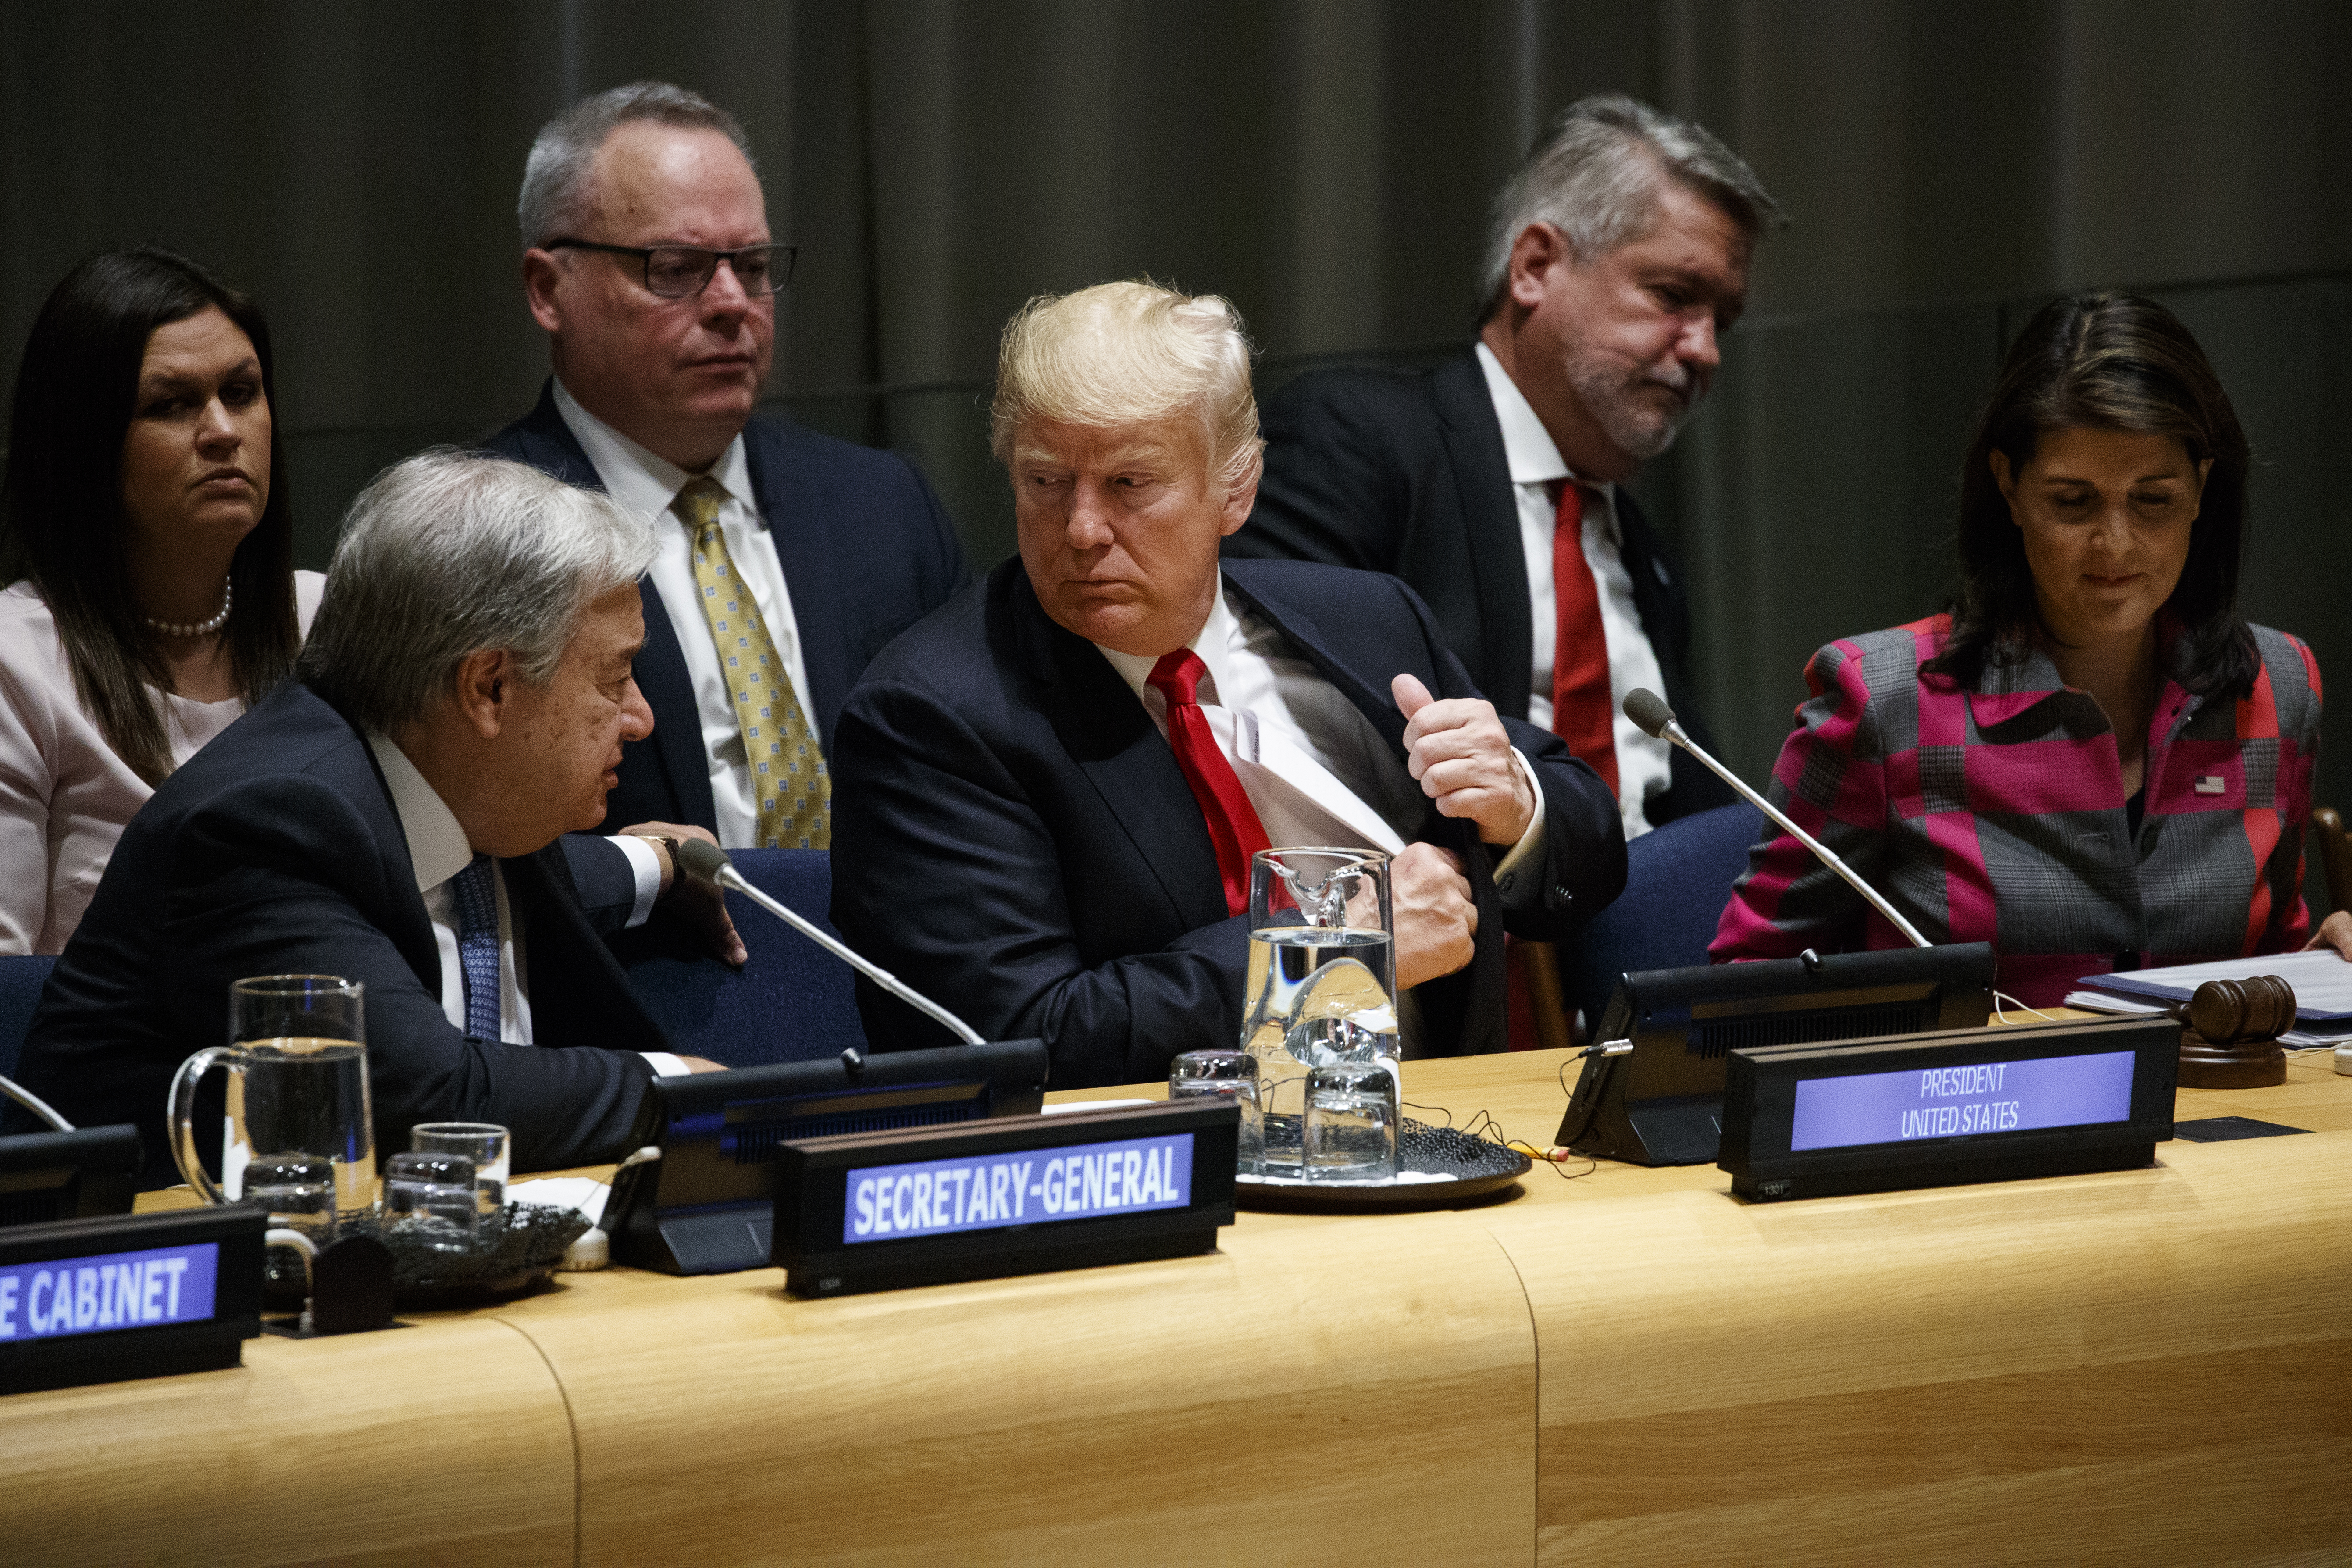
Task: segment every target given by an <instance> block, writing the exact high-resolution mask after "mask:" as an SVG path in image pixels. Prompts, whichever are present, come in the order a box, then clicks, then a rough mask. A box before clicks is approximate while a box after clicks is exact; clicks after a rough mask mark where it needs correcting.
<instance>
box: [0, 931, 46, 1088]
mask: <svg viewBox="0 0 2352 1568" xmlns="http://www.w3.org/2000/svg"><path fill="white" fill-rule="evenodd" d="M57 964H58V961H57V960H56V959H54V958H47V957H40V956H37V955H33V954H29V953H6V954H0V1078H15V1077H16V1054H17V1052H18V1051H20V1050H22V1049H23V1048H24V1045H25V1031H26V1029H27V1028H29V1027H30V1026H32V1022H33V1009H34V1008H35V1007H36V1006H37V1005H39V1004H40V1000H41V987H42V986H44V985H47V984H48V983H49V971H50V970H52V969H55V968H56V967H57Z"/></svg>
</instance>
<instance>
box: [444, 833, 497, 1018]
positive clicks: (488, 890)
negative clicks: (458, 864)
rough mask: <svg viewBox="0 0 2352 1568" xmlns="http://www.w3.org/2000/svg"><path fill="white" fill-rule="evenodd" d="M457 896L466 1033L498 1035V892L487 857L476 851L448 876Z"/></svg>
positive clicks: (458, 958)
mask: <svg viewBox="0 0 2352 1568" xmlns="http://www.w3.org/2000/svg"><path fill="white" fill-rule="evenodd" d="M449 889H450V891H451V892H453V893H455V894H456V895H457V963H458V966H459V967H460V968H462V969H463V970H464V971H465V972H466V1033H467V1034H468V1035H471V1036H472V1037H474V1038H475V1039H478V1040H495V1039H497V1038H498V1037H499V895H498V889H496V888H494V887H493V886H492V885H491V883H490V858H489V857H488V856H487V855H477V856H475V857H474V858H473V859H472V861H471V862H469V863H468V864H467V867H466V868H465V869H464V870H462V871H460V872H458V873H457V875H456V876H454V877H452V878H450V879H449Z"/></svg>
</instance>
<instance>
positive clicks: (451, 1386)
mask: <svg viewBox="0 0 2352 1568" xmlns="http://www.w3.org/2000/svg"><path fill="white" fill-rule="evenodd" d="M1564 1066H1565V1063H1564V1060H1563V1056H1562V1055H1561V1054H1559V1053H1535V1054H1529V1055H1524V1056H1516V1057H1486V1058H1472V1059H1466V1060H1458V1061H1445V1062H1424V1063H1413V1064H1408V1067H1407V1069H1406V1089H1407V1098H1408V1100H1412V1101H1415V1102H1417V1103H1419V1104H1422V1105H1423V1106H1442V1107H1444V1108H1445V1109H1446V1110H1451V1111H1453V1112H1454V1116H1455V1118H1456V1121H1457V1122H1458V1121H1465V1120H1467V1119H1468V1118H1469V1117H1470V1116H1471V1115H1472V1114H1474V1113H1475V1112H1477V1111H1480V1110H1486V1111H1488V1112H1491V1113H1492V1114H1493V1115H1494V1116H1495V1117H1496V1119H1498V1120H1499V1121H1501V1123H1502V1124H1503V1126H1504V1127H1505V1128H1506V1129H1507V1131H1508V1132H1509V1133H1510V1134H1511V1135H1513V1136H1516V1137H1520V1138H1525V1139H1528V1140H1531V1141H1533V1142H1536V1143H1538V1145H1541V1144H1547V1143H1549V1142H1550V1134H1551V1132H1552V1131H1553V1130H1554V1128H1555V1127H1556V1126H1557V1124H1558V1121H1559V1114H1560V1110H1561V1106H1562V1103H1563V1097H1562V1091H1561V1086H1560V1083H1559V1075H1560V1073H1561V1072H1562V1070H1563V1068H1564ZM1120 1092H1121V1091H1118V1090H1104V1091H1098V1093H1097V1095H1094V1096H1057V1097H1056V1098H1101V1097H1111V1096H1116V1095H1118V1094H1119V1093H1120ZM1125 1092H1126V1093H1128V1094H1139V1093H1142V1092H1147V1091H1144V1090H1127V1091H1125ZM2216 1115H2243V1116H2252V1117H2256V1118H2261V1119H2263V1120H2267V1121H2277V1122H2283V1123H2285V1124H2288V1125H2292V1126H2295V1127H2300V1128H2305V1129H2310V1130H2312V1131H2313V1132H2314V1134H2315V1135H2312V1136H2302V1137H2273V1138H2262V1139H2253V1140H2248V1141H2242V1142H2218V1143H2191V1142H2171V1143H2168V1144H2163V1145H2160V1146H2159V1147H2158V1163H2157V1164H2156V1165H2155V1166H2154V1167H2153V1168H2150V1169H2147V1170H2143V1171H2131V1172H2124V1173H2115V1174H2108V1175H2095V1176H2079V1177H2068V1178H2062V1179H2056V1180H2049V1181H2038V1182H2022V1183H2011V1184H1997V1185H1988V1186H1978V1187H1962V1188H1947V1189H1942V1190H1937V1191H1929V1192H1918V1193H1895V1194H1877V1195H1871V1196H1861V1197H1851V1198H1825V1199H1817V1200H1813V1201H1810V1202H1803V1203H1790V1204H1781V1205H1748V1204H1743V1203H1741V1202H1739V1201H1738V1200H1736V1199H1734V1198H1733V1197H1731V1196H1730V1194H1729V1192H1728V1185H1727V1184H1728V1178H1727V1176H1726V1175H1725V1174H1724V1173H1722V1172H1720V1171H1718V1170H1717V1169H1715V1168H1713V1167H1712V1166H1695V1167H1684V1168H1679V1169H1667V1170H1643V1169H1639V1168H1635V1167H1631V1166H1622V1165H1613V1164H1609V1165H1602V1166H1601V1167H1599V1168H1598V1169H1594V1170H1592V1171H1591V1173H1588V1174H1583V1175H1579V1176H1575V1177H1574V1178H1573V1179H1564V1177H1565V1175H1566V1173H1573V1172H1577V1171H1580V1170H1583V1169H1584V1164H1583V1163H1582V1162H1579V1163H1577V1164H1574V1165H1570V1166H1567V1167H1562V1168H1560V1170H1559V1172H1555V1171H1554V1170H1553V1169H1551V1168H1547V1167H1545V1166H1542V1165H1538V1167H1537V1169H1536V1170H1535V1171H1534V1172H1533V1173H1532V1174H1531V1175H1530V1176H1529V1177H1528V1179H1527V1181H1526V1182H1525V1183H1524V1184H1523V1186H1522V1190H1521V1191H1520V1193H1519V1194H1518V1195H1517V1197H1515V1198H1512V1199H1510V1200H1508V1201H1506V1202H1502V1203H1499V1204H1495V1205H1490V1206H1486V1207H1480V1208H1473V1209H1465V1210H1462V1211H1458V1212H1439V1213H1433V1214H1423V1215H1349V1216H1310V1215H1267V1214H1244V1215H1242V1216H1241V1218H1240V1220H1239V1222H1238V1223H1237V1224H1236V1225H1235V1226H1234V1227H1233V1228H1232V1229H1231V1230H1230V1231H1228V1232H1225V1233H1224V1235H1223V1245H1222V1247H1221V1248H1220V1250H1219V1251H1217V1252H1216V1253H1214V1254H1213V1255H1210V1256H1206V1257H1200V1258H1182V1259H1176V1260H1171V1261H1167V1262H1159V1263H1145V1264H1133V1265H1128V1266H1124V1267H1120V1268H1103V1269H1093V1270H1086V1271H1079V1272H1073V1273H1066V1274H1053V1275H1045V1276H1039V1277H1034V1278H1029V1279H1009V1280H1000V1281H994V1282H988V1283H981V1284H971V1285H956V1286H943V1287H938V1288H933V1289H919V1290H906V1291H898V1292H892V1293H886V1294H880V1295H871V1296H862V1297H855V1298H851V1299H847V1300H825V1301H800V1300H793V1299H791V1298H788V1297H786V1296H785V1295H784V1294H783V1292H782V1275H781V1273H780V1272H778V1271H775V1270H761V1271H757V1272H753V1273H747V1274H739V1275H728V1276H719V1277H715V1278H704V1279H668V1278H665V1277H662V1276H656V1275H650V1274H644V1273H638V1272H635V1271H633V1270H626V1269H614V1270H610V1271H607V1272H604V1273H600V1274H587V1275H569V1276H562V1277H560V1279H561V1280H562V1283H561V1284H560V1285H559V1286H558V1287H557V1288H555V1289H549V1290H546V1291H544V1292H542V1293H541V1294H538V1295H536V1296H532V1297H529V1298H525V1299H523V1300H516V1301H512V1302H509V1303H506V1304H503V1305H499V1306H494V1307H486V1308H483V1309H480V1310H475V1311H471V1312H448V1313H420V1314H413V1315H411V1316H410V1317H408V1318H407V1319H406V1320H405V1321H409V1322H411V1323H412V1324H413V1325H414V1326H413V1327H409V1328H404V1329H400V1330H395V1331H386V1332H382V1333H374V1334H363V1335H357V1336H352V1337H350V1338H346V1339H340V1340H322V1341H314V1342H307V1343H298V1342H289V1341H286V1340H281V1339H277V1338H268V1337H265V1338H263V1339H260V1340H257V1341H254V1342H249V1343H248V1344H247V1346H246V1351H245V1365H244V1367H243V1368H242V1369H239V1370H236V1371H228V1372H218V1373H202V1374H197V1375H194V1376H187V1377H178V1378H165V1379H156V1380H152V1381H148V1382H142V1383H131V1384H113V1385H110V1386H105V1387H98V1388H86V1389H72V1390H61V1391H58V1392H56V1393H49V1394H21V1395H17V1396H15V1397H13V1398H9V1399H6V1400H5V1401H0V1474H5V1477H6V1480H5V1501H0V1560H5V1561H7V1562H40V1563H78V1562H92V1563H123V1562H132V1561H140V1562H148V1563H162V1562H239V1563H293V1562H315V1561H333V1562H355V1563H419V1562H432V1563H457V1562H485V1563H491V1562H495V1563H500V1564H505V1565H510V1568H511V1565H520V1564H524V1563H599V1564H602V1563H648V1562H669V1561H677V1562H694V1563H714V1564H715V1563H735V1562H757V1561H768V1562H786V1561H790V1562H803V1561H805V1562H835V1563H895V1562H908V1563H922V1564H925V1565H926V1568H930V1565H936V1564H939V1563H978V1562H994V1563H1045V1562H1055V1563H1059V1562H1100V1563H1163V1562H1164V1563H1220V1562H1223V1563H1299V1562H1309V1561H1317V1562H1321V1561H1346V1562H1356V1563H1473V1562H1475V1563H1526V1562H1530V1561H1540V1562H1546V1563H1579V1564H1595V1563H1634V1562H1643V1563H1750V1562H1804V1563H1895V1562H1902V1563H1972V1564H1973V1563H2007V1562H2067V1563H2161V1562H2192V1561H2193V1562H2199V1563H2231V1562H2235V1563H2316V1562H2326V1561H2345V1560H2347V1558H2352V1488H2347V1484H2346V1481H2345V1477H2346V1475H2347V1471H2352V1465H2347V1461H2352V1079H2347V1078H2338V1077H2336V1076H2335V1075H2334V1073H2333V1071H2332V1064H2331V1063H2330V1061H2329V1059H2328V1058H2327V1056H2326V1053H2316V1054H2315V1055H2312V1056H2308V1057H2305V1058H2295V1059H2294V1060H2293V1065H2292V1066H2291V1067H2290V1076H2289V1080H2288V1082H2287V1083H2286V1084H2285V1085H2284V1087H2281V1088H2277V1089H2255V1090H2243V1091H2239V1092H2236V1093H2231V1094H2222V1093H2216V1092H2200V1091H2194V1090H2189V1091H2184V1092H2183V1093H2182V1094H2181V1096H2180V1100H2179V1117H2180V1119H2182V1120H2189V1119H2192V1118H2198V1117H2206V1116H2216Z"/></svg>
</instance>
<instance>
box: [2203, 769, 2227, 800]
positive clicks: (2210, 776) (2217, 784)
mask: <svg viewBox="0 0 2352 1568" xmlns="http://www.w3.org/2000/svg"><path fill="white" fill-rule="evenodd" d="M2196 787H2197V793H2198V794H2199V795H2220V794H2221V792H2222V791H2223V790H2225V789H2227V788H2229V785H2227V784H2223V783H2222V782H2221V774H2220V773H2204V774H2200V776H2199V778H2198V780H2197V786H2196Z"/></svg>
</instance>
